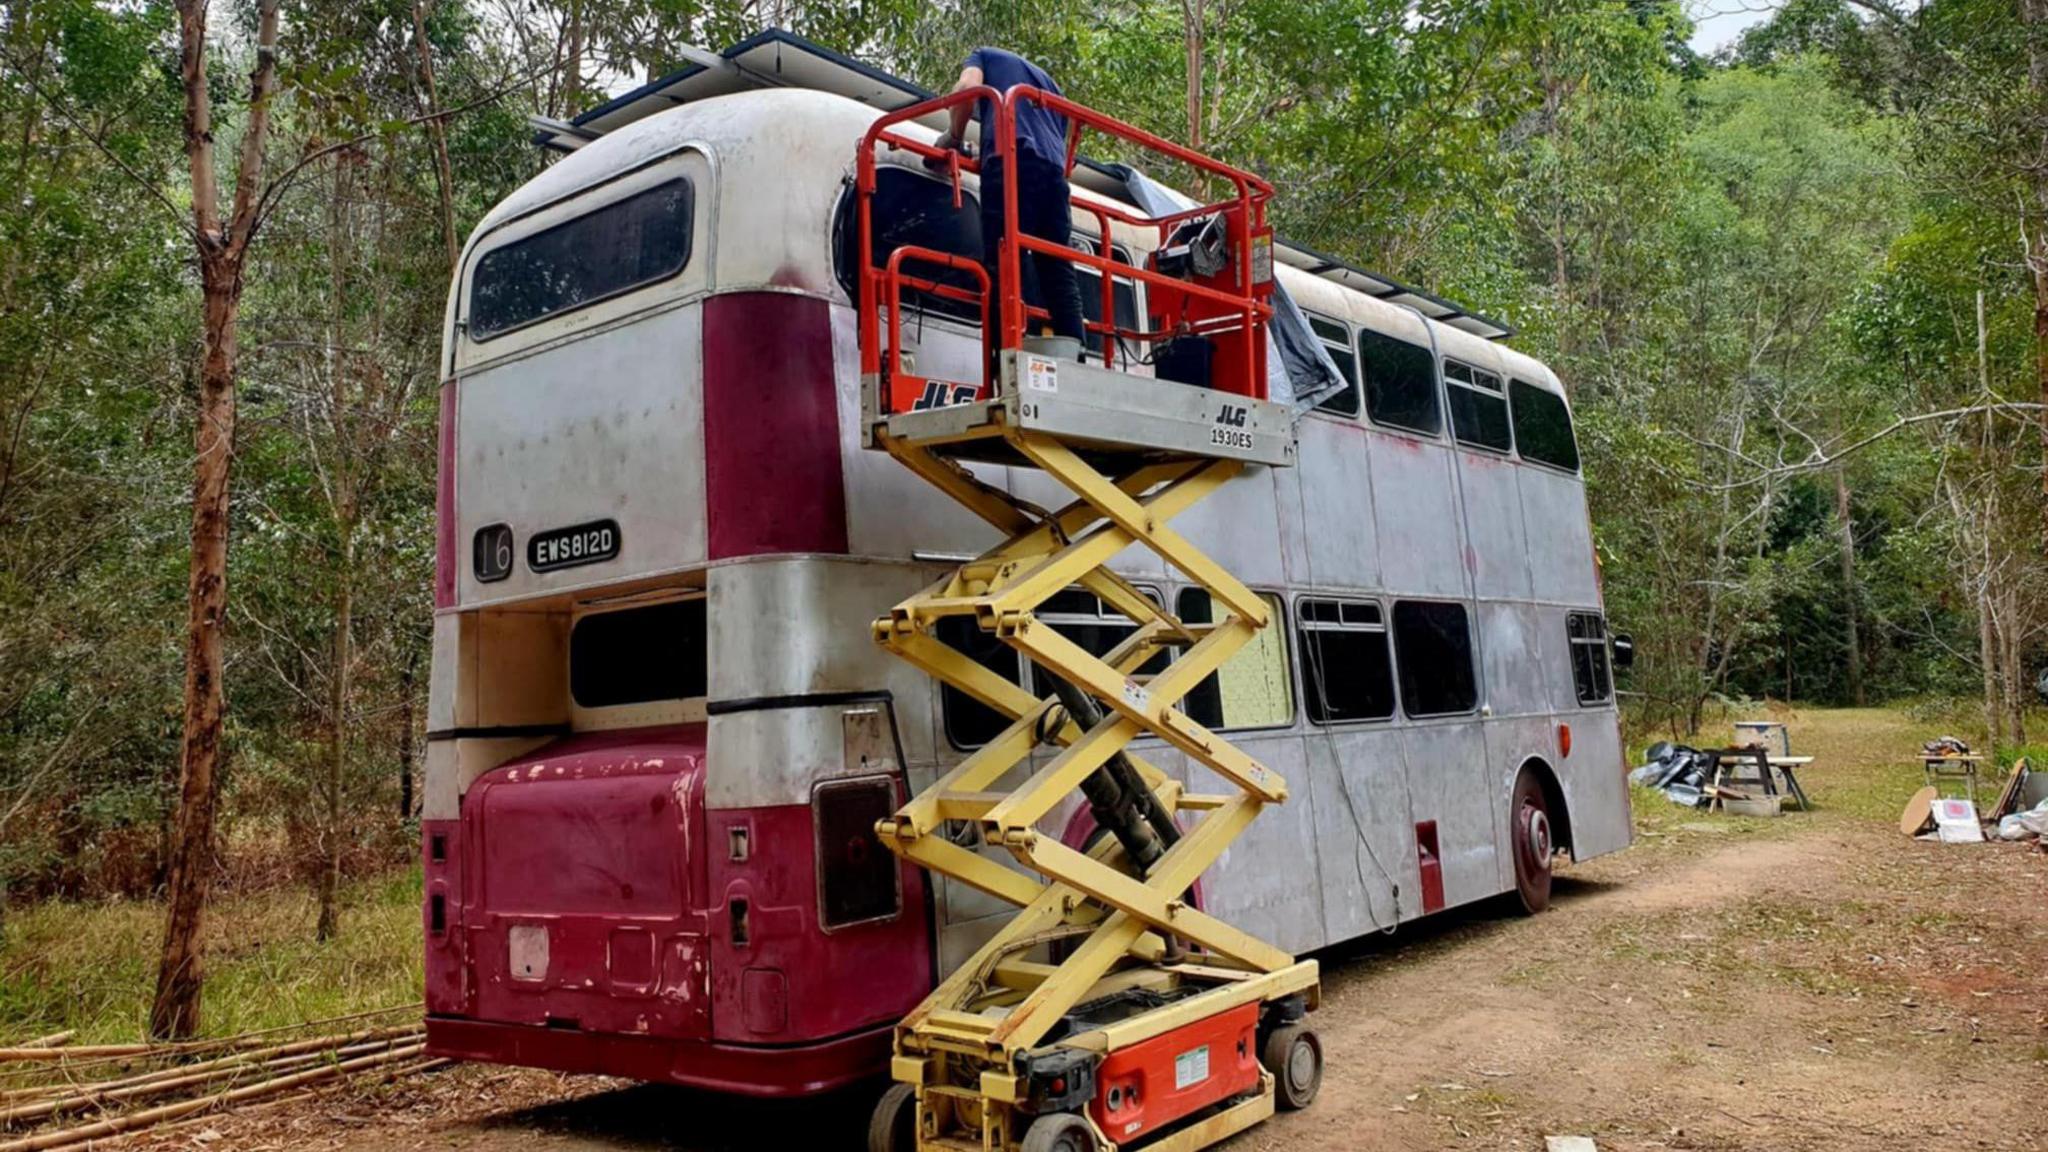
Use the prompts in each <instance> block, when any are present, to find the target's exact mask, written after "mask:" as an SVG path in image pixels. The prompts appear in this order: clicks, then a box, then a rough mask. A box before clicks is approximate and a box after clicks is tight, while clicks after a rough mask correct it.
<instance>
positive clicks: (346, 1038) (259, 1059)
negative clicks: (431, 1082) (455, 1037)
mask: <svg viewBox="0 0 2048 1152" xmlns="http://www.w3.org/2000/svg"><path fill="white" fill-rule="evenodd" d="M420 1034H421V1030H420V1027H419V1026H418V1025H416V1024H404V1025H397V1026H394V1027H390V1028H366V1029H363V1030H361V1031H357V1032H346V1033H338V1034H336V1035H333V1036H314V1037H310V1038H308V1039H305V1040H295V1041H292V1042H291V1043H289V1044H278V1045H275V1046H273V1047H270V1048H262V1049H257V1050H254V1051H249V1052H237V1053H234V1054H233V1055H230V1056H217V1057H215V1058H213V1059H211V1060H202V1061H200V1062H199V1063H197V1064H178V1065H173V1066H172V1067H169V1068H159V1069H157V1070H156V1071H154V1072H143V1073H140V1074H138V1075H135V1076H129V1077H124V1078H122V1079H118V1080H95V1081H83V1082H80V1081H71V1082H68V1083H65V1084H61V1085H49V1086H46V1089H43V1090H47V1088H49V1087H54V1088H58V1089H60V1090H63V1091H73V1092H75V1091H80V1090H93V1091H107V1090H111V1089H117V1088H129V1087H133V1086H135V1085H138V1084H147V1083H151V1082H153V1081H157V1080H167V1079H171V1078H173V1077H178V1076H184V1075H187V1074H189V1073H193V1072H204V1071H207V1070H209V1069H212V1068H223V1067H229V1066H232V1065H241V1064H251V1063H263V1062H269V1061H272V1060H275V1059H276V1058H278V1057H280V1056H296V1055H298V1054H299V1053H301V1052H320V1051H325V1050H327V1049H332V1048H343V1047H347V1046H348V1045H351V1044H361V1043H362V1042H364V1041H366V1040H391V1039H398V1038H401V1037H406V1036H418V1035H420ZM4 1098H5V1097H4V1095H0V1099H4Z"/></svg>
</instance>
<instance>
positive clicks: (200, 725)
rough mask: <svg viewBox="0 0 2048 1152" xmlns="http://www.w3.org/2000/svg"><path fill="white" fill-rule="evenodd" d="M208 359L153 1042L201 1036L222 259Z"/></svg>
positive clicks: (217, 754)
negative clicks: (180, 744) (180, 728)
mask: <svg viewBox="0 0 2048 1152" xmlns="http://www.w3.org/2000/svg"><path fill="white" fill-rule="evenodd" d="M201 278H202V280H203V282H204V285H205V337H204V347H205V352H204V358H203V361H202V364H201V368H200V372H199V428H198V433H197V437H196V439H197V442H198V460H197V462H196V463H195V465H194V467H193V475H192V557H191V570H190V577H189V580H188V584H187V589H186V596H187V615H186V629H185V735H184V750H183V755H182V758H181V763H180V764H179V773H178V818H177V822H176V825H175V830H174V831H173V832H172V835H171V851H170V861H169V863H170V892H169V897H168V900H169V905H170V907H169V916H168V919H167V920H166V922H165V925H164V945H163V955H162V957H161V959H160V961H159V963H158V968H157V983H156V1002H155V1004H154V1005H153V1006H152V1008H151V1009H150V1017H149V1031H150V1035H152V1036H155V1037H159V1038H165V1039H170V1038H183V1037H187V1036H191V1035H193V1034H194V1033H196V1032H197V1031H198V1029H199V989H200V984H201V982H202V980H203V979H204V972H203V969H202V965H201V960H200V941H199V937H200V929H201V923H200V921H201V913H202V911H203V909H204V907H205V904H206V890H207V887H208V884H209V883H210V881H211V880H212V875H213V816H214V801H215V800H216V799H217V798H218V794H219V789H218V784H217V776H218V772H219V768H220V759H221V746H220V742H221V727H222V723H223V720H224V718H225V715H226V711H227V705H226V697H225V694H224V693H223V691H222V687H221V673H222V665H223V658H222V657H223V653H222V644H221V629H222V625H223V623H225V620H226V616H227V586H228V480H229V474H230V465H231V464H232V463H233V461H234V440H235V352H236V345H235V314H236V310H237V307H238V305H239V304H240V302H241V295H242V274H241V269H240V268H239V267H232V266H230V265H229V263H228V262H227V261H226V260H224V259H222V258H220V257H219V256H218V255H216V256H215V257H213V258H211V259H204V258H203V259H202V263H201Z"/></svg>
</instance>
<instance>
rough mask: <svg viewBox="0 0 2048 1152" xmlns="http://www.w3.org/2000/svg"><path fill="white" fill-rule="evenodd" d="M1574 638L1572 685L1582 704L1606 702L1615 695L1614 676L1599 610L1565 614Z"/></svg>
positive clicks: (1605, 632)
mask: <svg viewBox="0 0 2048 1152" xmlns="http://www.w3.org/2000/svg"><path fill="white" fill-rule="evenodd" d="M1565 632H1566V634H1567V636H1568V637H1569V638H1570V640H1571V648H1572V684H1573V686H1574V687H1576V688H1577V689H1578V691H1579V703H1581V704H1605V703H1607V702H1608V701H1609V700H1611V699H1613V698H1614V676H1613V673H1612V672H1611V671H1610V670H1609V669H1608V666H1607V621H1605V620H1602V619H1601V618H1600V614H1599V613H1598V612H1573V613H1571V614H1570V615H1568V616H1566V617H1565Z"/></svg>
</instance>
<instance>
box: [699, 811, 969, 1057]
mask: <svg viewBox="0 0 2048 1152" xmlns="http://www.w3.org/2000/svg"><path fill="white" fill-rule="evenodd" d="M899 798H900V797H899ZM705 822H706V824H707V825H708V826H709V833H710V834H709V836H708V837H707V839H708V840H709V842H710V843H711V844H712V845H714V848H713V850H712V853H711V861H710V887H709V889H708V890H709V891H711V892H713V893H716V894H717V901H716V903H715V904H714V905H713V906H712V908H711V909H710V910H709V911H710V916H709V920H710V923H711V925H712V938H711V1004H712V1009H711V1012H712V1023H711V1030H712V1034H713V1036H715V1037H716V1038H717V1039H718V1040H720V1041H727V1042H750V1043H769V1044H772V1043H785V1044H786V1043H801V1042H805V1041H810V1040H815V1039H817V1038H818V1037H821V1036H836V1035H839V1034H841V1033H845V1032H851V1031H854V1030H856V1029H860V1028H866V1027H871V1026H874V1025H879V1024H891V1023H894V1022H895V1021H897V1020H899V1019H901V1018H902V1017H903V1015H904V1013H906V1012H908V1011H910V1009H912V1008H913V1007H916V1005H917V1002H918V1001H919V1000H921V999H923V998H924V995H925V993H926V992H929V991H930V990H931V987H932V956H931V927H930V919H929V917H928V915H927V913H926V910H925V887H924V885H925V879H924V874H923V873H922V872H921V871H919V870H918V869H916V868H914V867H912V866H910V865H908V864H899V865H898V876H899V880H900V883H901V884H902V892H903V902H902V907H901V910H900V911H899V912H898V913H897V914H896V916H895V917H894V918H892V919H888V920H879V921H874V922H871V923H865V924H853V925H849V926H846V927H843V928H836V929H833V930H832V931H829V932H828V931H826V930H825V929H824V928H823V927H822V926H821V925H820V921H819V916H818V875H817V839H816V834H815V828H814V825H813V823H812V819H811V808H810V806H809V805H807V804H806V805H778V806H775V807H766V808H734V809H721V810H717V811H712V812H708V813H706V814H705ZM734 827H745V828H747V829H748V835H747V843H748V845H749V848H748V851H747V859H746V860H744V861H736V860H733V859H732V852H731V850H730V844H731V842H732V837H731V835H730V832H731V829H732V828H734ZM877 851H884V849H882V848H881V847H880V846H879V845H877ZM736 901H744V902H745V904H746V928H747V931H746V941H745V943H740V942H738V941H736V940H735V939H734V935H735V933H734V931H733V915H732V907H733V904H734V902H736Z"/></svg>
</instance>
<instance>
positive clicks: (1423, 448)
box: [1354, 432, 1465, 596]
mask: <svg viewBox="0 0 2048 1152" xmlns="http://www.w3.org/2000/svg"><path fill="white" fill-rule="evenodd" d="M1369 445H1370V446H1369V449H1368V451H1367V453H1366V458H1367V461H1368V462H1369V463H1370V465H1371V469H1372V496H1373V499H1372V516H1373V520H1374V524H1375V526H1376V527H1377V529H1378V544H1379V552H1380V575H1381V578H1382V580H1383V581H1384V582H1385V586H1386V588H1387V589H1388V590H1389V591H1393V592H1399V593H1410V594H1420V595H1428V596H1463V595H1464V594H1465V572H1464V562H1463V558H1462V553H1463V551H1464V542H1463V541H1462V540H1461V539H1460V538H1459V537H1460V533H1459V530H1458V523H1459V520H1458V508H1457V504H1456V503H1455V501H1454V496H1455V493H1454V492H1453V491H1452V490H1451V483H1452V480H1451V459H1450V449H1448V448H1446V447H1444V446H1443V445H1442V444H1437V443H1433V442H1430V441H1424V440H1418V439H1415V438H1414V437H1410V436H1398V435H1395V434H1393V433H1382V432H1374V433H1372V434H1371V436H1370V441H1369ZM1358 514H1363V510H1361V511H1360V512H1358V513H1354V515H1358Z"/></svg>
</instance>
